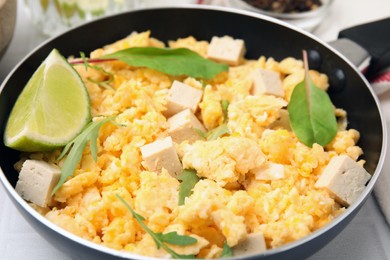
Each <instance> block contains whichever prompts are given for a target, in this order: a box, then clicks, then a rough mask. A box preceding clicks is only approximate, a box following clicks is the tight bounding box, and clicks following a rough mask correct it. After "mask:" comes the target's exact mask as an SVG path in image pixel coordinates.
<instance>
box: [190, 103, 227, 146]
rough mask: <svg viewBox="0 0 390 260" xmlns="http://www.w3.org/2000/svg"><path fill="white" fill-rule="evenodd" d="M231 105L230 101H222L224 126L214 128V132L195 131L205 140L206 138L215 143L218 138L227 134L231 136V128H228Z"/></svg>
mask: <svg viewBox="0 0 390 260" xmlns="http://www.w3.org/2000/svg"><path fill="white" fill-rule="evenodd" d="M229 104H230V103H229V100H222V101H221V107H222V112H223V117H224V118H223V124H221V125H220V126H218V127H216V128H214V129H213V130H210V131H209V132H207V133H205V132H203V131H201V130H200V129H195V131H196V132H197V133H198V134H199V135H200V136H202V137H203V138H206V139H207V141H214V140H217V139H218V137H221V136H223V135H225V134H230V131H229V128H228V126H227V121H228V107H229Z"/></svg>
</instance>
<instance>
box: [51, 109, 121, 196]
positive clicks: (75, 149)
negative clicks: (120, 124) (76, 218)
mask: <svg viewBox="0 0 390 260" xmlns="http://www.w3.org/2000/svg"><path fill="white" fill-rule="evenodd" d="M114 118H115V117H114V116H112V117H107V118H105V119H103V120H101V121H97V122H90V123H89V124H88V125H87V126H86V127H85V128H84V130H83V131H82V132H81V133H80V134H79V135H78V136H76V137H75V138H74V139H73V140H72V141H70V142H69V143H68V144H67V145H66V146H65V147H64V149H63V150H62V153H61V155H60V156H59V157H58V160H61V159H62V158H63V157H64V156H65V155H66V154H67V153H68V152H69V154H68V156H67V157H66V160H65V162H64V165H63V166H62V167H61V177H60V180H59V181H58V183H57V185H56V186H55V187H54V189H53V191H52V193H51V195H52V196H53V195H54V194H55V193H56V192H57V191H58V189H59V188H60V187H61V186H62V185H63V184H64V183H65V181H66V180H67V179H68V178H69V177H70V176H72V175H73V173H74V171H75V170H76V167H77V164H78V163H79V162H80V160H81V157H82V155H83V151H84V149H85V147H86V146H87V144H88V142H90V145H91V154H92V157H93V159H94V160H95V161H97V151H98V147H97V143H96V142H97V138H98V134H99V129H100V127H101V126H102V125H104V124H105V123H107V122H109V121H113V120H114Z"/></svg>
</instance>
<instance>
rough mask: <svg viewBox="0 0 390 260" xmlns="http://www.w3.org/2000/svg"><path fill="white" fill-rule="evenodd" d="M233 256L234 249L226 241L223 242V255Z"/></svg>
mask: <svg viewBox="0 0 390 260" xmlns="http://www.w3.org/2000/svg"><path fill="white" fill-rule="evenodd" d="M231 256H233V250H232V248H231V247H230V246H229V245H228V244H227V243H226V241H225V243H223V249H222V254H221V257H231Z"/></svg>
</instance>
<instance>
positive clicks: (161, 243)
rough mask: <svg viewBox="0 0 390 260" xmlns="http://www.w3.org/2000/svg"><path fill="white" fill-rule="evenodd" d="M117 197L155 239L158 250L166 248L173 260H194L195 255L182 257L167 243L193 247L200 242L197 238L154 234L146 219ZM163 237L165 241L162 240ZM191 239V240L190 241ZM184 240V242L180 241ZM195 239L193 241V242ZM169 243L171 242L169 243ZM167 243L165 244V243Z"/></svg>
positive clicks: (174, 234) (175, 234)
mask: <svg viewBox="0 0 390 260" xmlns="http://www.w3.org/2000/svg"><path fill="white" fill-rule="evenodd" d="M116 197H117V198H118V199H119V200H120V201H121V202H122V203H123V204H124V205H125V206H126V208H127V209H128V210H129V211H130V212H131V214H132V215H133V217H134V218H135V219H136V220H137V222H138V224H139V225H140V226H141V227H142V228H143V229H144V230H145V231H146V232H147V233H148V234H149V235H150V236H151V237H152V238H153V240H154V242H155V243H156V246H157V248H160V247H162V248H164V249H165V250H166V251H167V252H168V253H169V254H170V255H171V256H172V257H173V258H175V259H193V258H195V255H181V254H178V253H176V252H175V251H173V250H172V249H170V248H169V247H168V246H167V245H166V244H165V243H169V244H173V245H179V246H180V245H192V244H195V243H196V242H198V241H197V240H196V239H195V238H193V237H190V236H182V235H178V234H177V233H176V232H170V233H167V234H161V233H154V232H153V231H152V230H151V229H150V228H148V226H147V225H146V224H145V223H144V221H145V218H144V217H142V216H141V215H139V214H137V213H136V212H135V211H134V210H133V209H132V208H131V207H130V205H129V204H127V202H126V201H125V200H124V199H123V198H122V197H121V196H119V195H118V194H116ZM162 237H163V239H161V238H162ZM190 238H191V239H190ZM181 239H183V241H184V244H183V241H179V240H181ZM192 239H193V240H192ZM167 241H169V242H167ZM164 242H165V243H164Z"/></svg>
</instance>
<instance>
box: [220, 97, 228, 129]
mask: <svg viewBox="0 0 390 260" xmlns="http://www.w3.org/2000/svg"><path fill="white" fill-rule="evenodd" d="M229 104H230V103H229V100H222V101H221V106H222V112H223V122H224V123H226V122H227V121H228V107H229Z"/></svg>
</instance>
